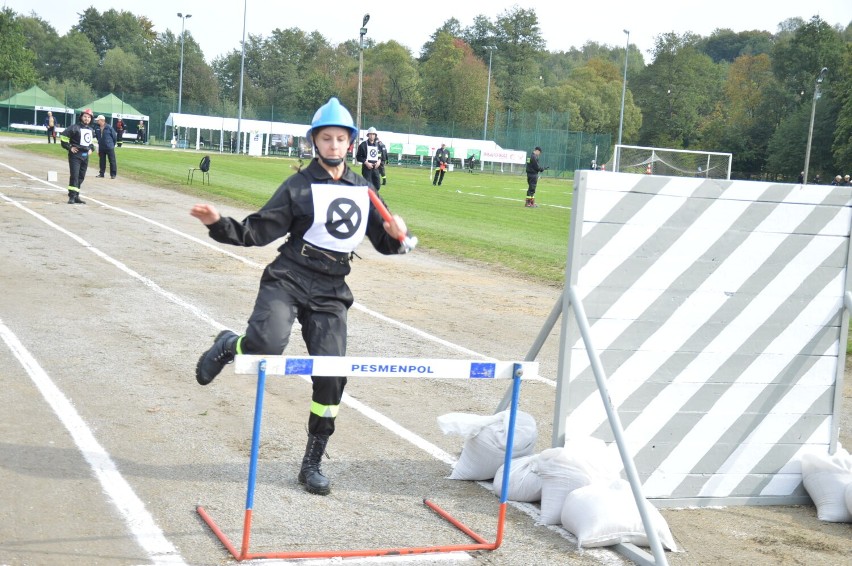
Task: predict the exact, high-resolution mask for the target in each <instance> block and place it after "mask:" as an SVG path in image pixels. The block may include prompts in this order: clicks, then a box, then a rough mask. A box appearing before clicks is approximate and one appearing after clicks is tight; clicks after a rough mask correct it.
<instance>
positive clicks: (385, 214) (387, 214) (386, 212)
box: [367, 187, 405, 242]
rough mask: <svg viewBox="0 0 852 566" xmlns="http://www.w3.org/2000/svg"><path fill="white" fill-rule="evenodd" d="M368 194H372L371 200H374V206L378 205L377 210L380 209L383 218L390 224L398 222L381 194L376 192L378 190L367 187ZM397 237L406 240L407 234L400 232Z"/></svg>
mask: <svg viewBox="0 0 852 566" xmlns="http://www.w3.org/2000/svg"><path fill="white" fill-rule="evenodd" d="M367 194H369V195H370V200H371V201H372V202H373V206H375V207H376V210H378V211H379V214H381V215H382V218H384V219H385V222H387V223H388V224H396V221H395V220H394V219H393V216H391V213H390V211H389V210H388V207H386V206H385V203H383V202H382V199H380V198H379V195H377V194H376V191H374V190H373V189H371V188H370V187H367ZM397 239H398V240H399V241H400V242H402V241H403V240H405V234H400V235H399V236H397Z"/></svg>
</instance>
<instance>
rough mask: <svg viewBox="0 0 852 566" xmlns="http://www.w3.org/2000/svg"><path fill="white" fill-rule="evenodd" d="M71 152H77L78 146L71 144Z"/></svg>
mask: <svg viewBox="0 0 852 566" xmlns="http://www.w3.org/2000/svg"><path fill="white" fill-rule="evenodd" d="M71 153H77V146H74V145H72V146H71Z"/></svg>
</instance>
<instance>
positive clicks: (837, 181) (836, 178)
mask: <svg viewBox="0 0 852 566" xmlns="http://www.w3.org/2000/svg"><path fill="white" fill-rule="evenodd" d="M842 184H843V177H842V176H840V175H835V176H834V180H833V181H832V182H831V186H832V187H839V186H841V185H842Z"/></svg>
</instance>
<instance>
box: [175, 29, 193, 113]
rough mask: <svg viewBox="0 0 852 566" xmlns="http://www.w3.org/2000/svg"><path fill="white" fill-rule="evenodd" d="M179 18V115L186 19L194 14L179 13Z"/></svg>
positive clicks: (179, 111) (181, 96) (181, 98)
mask: <svg viewBox="0 0 852 566" xmlns="http://www.w3.org/2000/svg"><path fill="white" fill-rule="evenodd" d="M178 17H179V18H180V21H181V23H180V79H178V114H180V113H181V107H182V103H183V38H184V35H185V30H186V19H187V18H191V17H192V14H186V15H183V14H182V13H181V12H178Z"/></svg>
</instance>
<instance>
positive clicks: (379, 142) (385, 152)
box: [376, 137, 388, 185]
mask: <svg viewBox="0 0 852 566" xmlns="http://www.w3.org/2000/svg"><path fill="white" fill-rule="evenodd" d="M376 144H377V145H378V146H379V153H381V155H382V161H381V163H379V177H381V178H382V185H387V184H388V176H387V172H386V171H385V164H386V163H387V162H388V146H386V145H385V144H383V143H382V140H380V139H379V138H378V137H376Z"/></svg>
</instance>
